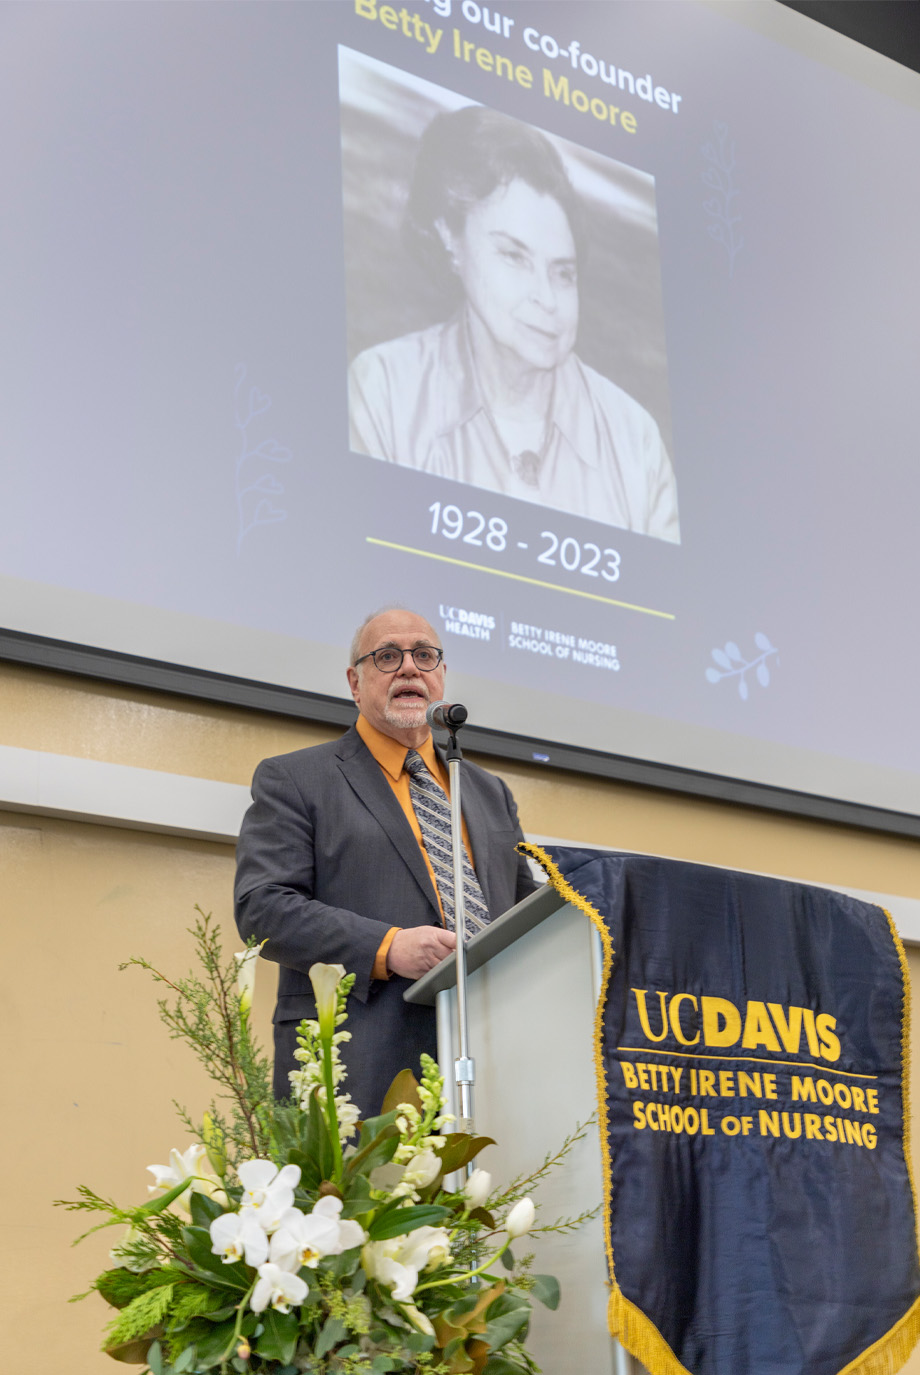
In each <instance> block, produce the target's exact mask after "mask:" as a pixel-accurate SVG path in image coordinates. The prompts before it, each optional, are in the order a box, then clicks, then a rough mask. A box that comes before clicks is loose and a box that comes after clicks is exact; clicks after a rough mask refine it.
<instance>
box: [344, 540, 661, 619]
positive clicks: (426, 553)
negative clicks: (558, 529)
mask: <svg viewBox="0 0 920 1375" xmlns="http://www.w3.org/2000/svg"><path fill="white" fill-rule="evenodd" d="M365 539H366V541H367V543H368V544H379V545H380V546H381V547H382V548H384V549H396V550H398V552H399V553H400V554H417V555H418V557H419V558H422V559H437V560H438V562H439V563H452V564H454V565H455V566H456V567H457V568H472V569H474V570H475V572H477V573H491V574H492V576H493V578H511V579H512V581H514V582H526V583H530V585H531V587H548V588H549V590H550V591H551V592H566V593H567V594H568V595H569V596H570V597H587V598H588V600H589V601H592V602H603V603H604V605H605V606H620V607H622V608H623V609H624V611H641V612H642V614H643V615H644V616H660V617H661V619H662V620H665V621H674V620H676V619H677V617H676V616H675V615H674V613H673V612H672V611H656V610H655V609H654V607H651V606H636V605H635V604H634V603H633V602H620V601H617V599H616V597H602V596H601V595H600V594H599V593H598V592H583V591H581V589H580V588H577V587H561V586H560V585H559V583H557V582H544V581H543V579H542V578H528V577H527V576H526V575H525V574H524V573H510V572H508V570H507V569H505V568H486V567H485V566H484V565H483V564H481V563H470V562H468V561H467V560H466V559H455V558H452V557H451V555H450V554H434V553H432V552H431V551H430V550H429V549H413V548H412V546H411V545H408V544H394V543H393V541H392V540H387V539H375V538H374V537H373V535H366V536H365Z"/></svg>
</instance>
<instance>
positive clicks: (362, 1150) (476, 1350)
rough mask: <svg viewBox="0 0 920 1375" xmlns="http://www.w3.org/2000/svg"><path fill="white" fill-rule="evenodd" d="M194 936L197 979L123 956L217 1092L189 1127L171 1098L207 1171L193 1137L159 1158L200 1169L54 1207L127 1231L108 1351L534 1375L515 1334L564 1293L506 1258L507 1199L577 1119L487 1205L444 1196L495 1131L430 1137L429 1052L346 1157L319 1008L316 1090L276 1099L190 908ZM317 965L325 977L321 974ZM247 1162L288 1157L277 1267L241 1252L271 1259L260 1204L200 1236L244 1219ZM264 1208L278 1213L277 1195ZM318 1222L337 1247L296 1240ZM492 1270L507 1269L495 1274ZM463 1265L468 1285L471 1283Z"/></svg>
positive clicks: (263, 1363)
mask: <svg viewBox="0 0 920 1375" xmlns="http://www.w3.org/2000/svg"><path fill="white" fill-rule="evenodd" d="M192 934H193V936H194V939H195V941H196V944H197V947H198V956H199V963H200V972H199V973H192V974H189V975H188V976H187V977H186V978H184V979H178V980H172V979H169V978H167V977H166V975H164V974H162V973H161V972H160V971H159V970H157V969H154V967H153V966H152V965H150V964H149V963H147V962H146V961H145V960H141V959H136V960H131V961H129V964H130V965H136V966H138V967H140V968H143V969H146V970H147V971H148V972H149V973H151V974H152V976H153V978H154V980H155V981H156V982H158V983H161V984H163V985H165V986H166V987H167V988H168V990H169V997H168V998H166V999H163V1000H162V1001H161V1002H160V1003H159V1008H160V1015H161V1018H162V1020H163V1022H164V1024H165V1025H166V1027H167V1030H168V1031H169V1034H170V1035H171V1036H172V1037H174V1038H175V1039H179V1040H184V1041H185V1042H186V1043H187V1044H188V1045H189V1046H190V1047H191V1049H192V1050H193V1052H194V1053H195V1055H196V1056H197V1057H198V1059H199V1060H200V1061H201V1062H202V1064H203V1065H204V1066H205V1068H206V1070H207V1072H208V1073H209V1075H210V1076H211V1078H212V1080H213V1081H214V1083H215V1084H216V1086H217V1092H218V1104H215V1103H212V1104H211V1105H210V1106H209V1108H208V1110H207V1112H206V1113H205V1114H204V1119H203V1121H202V1122H201V1123H198V1122H196V1121H194V1120H193V1119H192V1118H191V1117H190V1115H189V1114H188V1113H187V1112H186V1111H185V1110H184V1109H179V1113H180V1117H181V1119H182V1120H183V1121H184V1122H185V1123H186V1125H187V1126H188V1128H189V1130H190V1132H191V1133H192V1134H193V1136H194V1138H195V1139H196V1141H199V1142H201V1143H202V1144H203V1145H204V1147H205V1148H206V1150H207V1160H208V1161H209V1162H210V1164H206V1163H204V1160H203V1159H202V1158H201V1157H202V1151H201V1147H200V1146H198V1147H196V1148H195V1149H194V1150H192V1149H190V1150H189V1151H187V1152H186V1153H185V1155H184V1156H183V1157H182V1158H181V1160H182V1164H181V1168H180V1167H179V1166H178V1165H176V1164H175V1162H174V1163H173V1166H172V1168H173V1169H174V1170H175V1171H176V1172H177V1173H180V1174H181V1173H182V1171H183V1170H187V1171H198V1172H199V1173H197V1174H194V1175H193V1177H192V1178H189V1179H181V1180H180V1181H179V1182H178V1183H176V1184H175V1186H174V1187H172V1188H170V1189H168V1190H164V1191H163V1192H161V1193H159V1194H158V1195H157V1196H156V1197H155V1198H153V1199H151V1200H148V1201H147V1202H145V1203H142V1204H139V1205H137V1206H135V1207H129V1208H123V1207H120V1206H119V1205H118V1204H116V1203H115V1202H114V1201H113V1200H111V1199H107V1198H105V1197H103V1196H102V1195H100V1194H96V1193H94V1192H93V1191H92V1190H90V1189H88V1188H85V1187H84V1188H80V1189H79V1190H78V1191H77V1192H78V1196H77V1199H76V1200H75V1201H72V1202H65V1203H62V1206H64V1207H67V1208H69V1209H71V1210H73V1211H77V1212H85V1213H92V1214H96V1215H98V1216H99V1217H100V1218H101V1221H100V1222H99V1223H98V1226H100V1227H106V1226H112V1225H116V1224H120V1225H121V1226H122V1227H124V1228H126V1229H127V1232H126V1235H124V1236H123V1237H122V1239H121V1241H120V1242H119V1243H118V1244H117V1246H116V1247H115V1249H114V1251H113V1255H114V1256H115V1257H116V1259H117V1260H118V1261H119V1262H120V1264H118V1265H117V1266H115V1267H112V1268H109V1269H108V1270H105V1271H103V1272H102V1274H101V1275H99V1276H98V1277H97V1278H96V1280H95V1281H94V1283H93V1286H92V1287H93V1288H94V1289H96V1290H97V1291H98V1292H99V1294H100V1295H101V1296H102V1297H103V1298H104V1299H105V1300H106V1302H107V1303H109V1304H110V1305H111V1306H112V1307H113V1308H114V1309H116V1310H117V1315H116V1317H115V1318H114V1319H113V1321H112V1322H111V1324H110V1325H109V1328H108V1329H107V1332H106V1336H105V1343H104V1349H105V1350H107V1351H108V1352H109V1353H110V1354H111V1355H114V1356H116V1358H117V1359H119V1360H120V1361H133V1362H143V1361H144V1360H146V1361H147V1367H148V1371H149V1372H150V1375H234V1372H238V1375H310V1372H312V1375H390V1372H393V1375H460V1373H461V1372H464V1373H471V1372H473V1371H475V1372H476V1373H477V1375H535V1372H536V1367H535V1366H534V1364H533V1362H532V1360H531V1359H530V1357H529V1356H528V1355H527V1352H526V1350H525V1348H524V1346H523V1340H524V1338H525V1336H526V1333H527V1330H528V1326H529V1321H530V1315H531V1305H532V1303H533V1302H541V1303H544V1304H545V1305H546V1306H547V1307H548V1308H555V1307H556V1306H557V1305H558V1303H559V1286H558V1284H557V1283H556V1281H555V1280H554V1279H553V1278H552V1277H551V1276H545V1275H530V1274H529V1271H528V1266H529V1263H530V1258H529V1257H528V1258H526V1259H525V1260H522V1261H520V1262H515V1260H514V1258H513V1257H512V1253H511V1250H510V1248H509V1246H508V1238H507V1235H506V1234H505V1233H504V1232H503V1231H502V1230H501V1229H502V1224H503V1221H504V1219H505V1218H506V1217H507V1213H508V1211H509V1209H510V1208H511V1207H512V1206H513V1204H514V1203H515V1202H516V1201H517V1200H518V1199H520V1198H521V1197H523V1196H524V1195H525V1194H527V1193H528V1192H529V1191H530V1189H531V1188H532V1187H533V1186H534V1184H536V1183H538V1182H539V1181H540V1180H541V1179H542V1178H544V1177H545V1175H546V1174H547V1173H549V1171H550V1170H551V1169H553V1168H556V1167H557V1166H558V1165H560V1164H561V1163H562V1162H563V1161H564V1160H565V1158H566V1156H567V1154H568V1152H569V1151H570V1150H571V1148H572V1146H573V1145H574V1144H575V1143H576V1142H577V1141H578V1140H580V1139H581V1137H582V1136H583V1135H584V1131H585V1130H586V1127H579V1128H577V1129H576V1132H575V1133H573V1135H572V1136H570V1137H569V1138H567V1140H566V1141H565V1142H564V1143H563V1146H562V1148H561V1149H560V1151H558V1152H556V1153H555V1155H553V1156H548V1157H547V1158H546V1159H545V1160H544V1162H543V1164H542V1165H541V1166H540V1167H539V1168H538V1169H537V1170H536V1171H534V1172H533V1174H531V1175H528V1176H521V1177H520V1178H518V1179H516V1180H514V1181H512V1185H511V1186H510V1187H509V1188H506V1189H497V1190H494V1191H493V1192H492V1194H491V1196H490V1197H489V1198H488V1200H487V1204H488V1206H487V1207H483V1206H475V1207H472V1206H470V1203H469V1201H468V1199H467V1197H466V1196H465V1195H464V1193H463V1192H462V1191H461V1192H459V1193H449V1192H446V1191H445V1190H444V1188H443V1181H444V1177H445V1175H446V1174H450V1173H453V1172H455V1171H459V1170H463V1169H464V1168H465V1167H466V1166H467V1165H468V1164H469V1163H470V1162H472V1161H473V1160H475V1159H476V1157H477V1156H478V1154H479V1152H480V1151H481V1150H483V1148H484V1147H485V1146H487V1145H491V1144H493V1143H492V1140H491V1138H490V1137H474V1136H468V1135H464V1134H462V1133H454V1134H448V1135H442V1133H443V1132H444V1129H445V1119H444V1118H443V1105H442V1097H441V1095H442V1090H443V1085H442V1081H441V1078H440V1074H439V1072H438V1069H437V1066H436V1065H435V1063H434V1061H433V1060H431V1059H430V1058H429V1057H427V1056H426V1057H423V1058H422V1071H421V1079H420V1080H419V1079H416V1077H415V1076H414V1075H413V1074H411V1073H410V1072H409V1071H408V1070H407V1071H404V1072H403V1073H402V1074H401V1075H399V1076H398V1077H397V1079H396V1080H395V1081H394V1084H393V1086H392V1087H391V1090H390V1092H389V1093H388V1095H387V1097H386V1100H385V1102H384V1111H383V1112H381V1114H380V1115H379V1116H378V1117H375V1118H372V1119H369V1120H367V1121H365V1122H363V1123H361V1124H360V1131H359V1135H358V1137H357V1141H356V1143H355V1145H354V1146H352V1147H351V1149H350V1151H349V1153H347V1154H346V1155H344V1156H343V1154H342V1150H341V1141H340V1136H341V1134H342V1124H343V1122H344V1123H348V1121H349V1120H350V1119H349V1116H348V1110H349V1105H348V1103H347V1101H346V1099H345V1098H344V1097H342V1096H340V1090H339V1089H338V1088H337V1087H336V1086H337V1084H338V1079H337V1077H336V1074H335V1073H334V1064H335V1061H334V1056H333V1051H334V1037H336V1036H339V1037H340V1036H341V1033H340V1032H338V1031H335V1032H330V1031H329V1027H328V1014H323V1015H324V1016H325V1017H326V1019H327V1020H326V1023H325V1027H326V1029H325V1030H324V1031H322V1030H320V1026H319V1023H318V1022H317V1023H307V1024H306V1030H305V1040H304V1044H307V1045H308V1046H309V1047H310V1054H311V1055H312V1056H313V1062H312V1069H311V1075H312V1079H311V1081H310V1082H312V1081H313V1079H315V1081H316V1085H317V1086H316V1087H312V1088H310V1087H309V1085H308V1086H307V1088H306V1089H303V1090H302V1092H301V1093H300V1095H299V1097H300V1101H299V1102H288V1103H277V1102H276V1101H275V1100H274V1098H273V1096H272V1093H271V1065H270V1062H269V1060H268V1059H267V1057H266V1056H265V1055H264V1054H263V1053H262V1051H261V1050H260V1049H259V1048H258V1046H257V1045H256V1044H255V1042H254V1041H253V1039H252V1036H251V1034H250V1028H249V1013H248V1006H249V999H250V996H251V987H250V988H249V989H247V992H246V995H245V998H243V999H241V997H240V995H239V994H238V992H237V988H236V977H237V968H236V963H235V961H234V960H232V959H231V960H230V961H228V962H225V961H224V960H223V956H222V952H221V948H220V943H219V940H218V936H217V931H216V928H215V926H214V925H213V923H212V921H211V918H210V917H208V916H205V915H204V914H202V913H200V912H199V917H198V920H197V921H196V923H195V926H194V928H193V931H192ZM122 967H123V968H124V967H126V966H122ZM248 968H249V969H250V970H251V965H250V966H248ZM322 977H323V978H324V979H327V980H328V978H329V970H328V969H326V970H325V971H324V972H323V974H322ZM349 986H350V983H349V978H348V977H346V978H345V979H342V980H340V982H339V984H338V987H337V990H336V998H337V1012H336V1017H335V1026H336V1028H338V1027H340V1026H341V1025H342V1023H343V1022H344V1020H345V997H346V991H347V987H349ZM327 987H328V984H327ZM326 1005H327V1006H328V1003H327V1004H326ZM304 1063H306V1061H304ZM339 1111H341V1112H342V1113H343V1116H342V1117H339V1115H338V1113H339ZM447 1120H448V1121H449V1119H447ZM432 1153H434V1155H435V1156H436V1157H437V1162H438V1164H439V1167H438V1166H436V1165H434V1163H433V1162H432ZM255 1160H264V1161H267V1162H271V1165H272V1166H273V1167H274V1168H275V1170H280V1169H281V1168H282V1167H283V1166H285V1165H290V1166H296V1167H297V1170H298V1171H299V1182H297V1183H296V1186H295V1187H294V1212H293V1217H294V1219H295V1222H294V1223H292V1224H291V1226H294V1227H295V1231H296V1228H297V1227H300V1226H302V1227H304V1228H305V1229H306V1230H305V1231H304V1234H303V1238H302V1239H301V1240H300V1241H298V1242H297V1245H296V1247H294V1249H293V1250H291V1249H290V1247H291V1246H293V1243H292V1242H288V1243H285V1244H286V1245H288V1247H289V1249H288V1250H287V1251H285V1250H284V1247H283V1246H282V1247H281V1248H280V1249H279V1250H278V1252H277V1257H276V1251H275V1249H272V1251H271V1260H270V1263H268V1264H267V1265H263V1266H261V1267H258V1266H256V1265H250V1264H249V1263H248V1262H247V1260H246V1257H247V1256H250V1255H252V1254H255V1255H256V1257H260V1256H261V1257H264V1256H265V1252H266V1248H267V1241H266V1237H267V1232H266V1231H260V1230H259V1228H260V1226H261V1227H268V1231H269V1232H272V1233H273V1232H274V1227H273V1226H269V1225H268V1224H267V1223H263V1222H262V1221H261V1215H259V1214H258V1212H257V1210H256V1209H255V1208H254V1206H252V1205H250V1206H248V1207H247V1209H246V1210H245V1221H244V1219H243V1218H240V1220H239V1221H238V1222H235V1223H232V1224H230V1223H221V1228H219V1229H217V1230H216V1231H215V1233H214V1235H213V1237H212V1232H211V1228H212V1226H214V1225H215V1224H216V1223H217V1221H218V1219H222V1218H224V1217H225V1216H226V1215H227V1214H237V1213H238V1212H240V1210H241V1199H242V1198H243V1195H244V1192H245V1191H244V1188H243V1180H242V1179H241V1178H240V1177H239V1176H238V1174H237V1167H238V1166H242V1165H243V1163H244V1162H250V1161H255ZM432 1169H434V1171H435V1173H434V1178H432ZM212 1171H213V1173H212ZM377 1171H379V1173H376V1174H375V1172H377ZM271 1173H272V1171H271V1170H269V1175H271ZM245 1174H246V1172H245V1169H244V1176H245ZM288 1175H290V1176H293V1175H295V1172H294V1171H288ZM166 1177H167V1179H168V1178H169V1175H168V1173H167V1175H166ZM173 1177H175V1176H173ZM283 1178H284V1179H287V1176H284V1177H283ZM291 1182H292V1183H293V1180H292V1181H291ZM269 1187H274V1186H269V1185H268V1184H266V1185H265V1188H269ZM486 1187H488V1186H486ZM246 1189H247V1190H250V1189H254V1190H256V1192H257V1193H258V1192H259V1191H263V1184H262V1183H261V1182H256V1180H253V1178H251V1177H246ZM246 1196H247V1197H250V1196H251V1195H250V1194H248V1193H247V1195H246ZM289 1197H290V1195H288V1198H289ZM330 1198H331V1199H335V1200H336V1201H337V1203H338V1204H340V1205H341V1209H340V1212H339V1213H338V1220H337V1221H334V1222H331V1223H330V1221H329V1218H330V1217H335V1216H336V1209H333V1210H332V1212H331V1213H330V1212H328V1211H326V1212H324V1210H323V1208H320V1209H319V1211H318V1212H317V1213H316V1214H315V1219H314V1221H313V1222H312V1223H311V1222H310V1216H311V1214H312V1213H313V1210H314V1209H315V1208H317V1206H318V1203H319V1201H320V1200H328V1199H330ZM260 1206H261V1205H260ZM277 1206H278V1207H279V1208H280V1209H281V1210H284V1209H287V1208H288V1204H287V1202H280V1203H278V1205H277ZM325 1208H326V1209H328V1203H326V1204H325ZM286 1215H288V1216H290V1213H288V1214H286ZM297 1219H299V1221H297ZM578 1221H579V1219H562V1220H561V1221H559V1222H556V1223H553V1224H549V1225H548V1226H546V1227H544V1228H542V1230H566V1229H567V1228H569V1227H571V1226H575V1225H577V1223H578ZM330 1226H333V1227H335V1228H341V1233H340V1241H339V1244H338V1249H337V1250H336V1249H335V1247H334V1246H330V1247H329V1249H325V1247H326V1246H327V1245H328V1243H316V1244H318V1245H320V1246H321V1249H320V1250H319V1251H318V1252H316V1251H313V1250H311V1248H312V1247H313V1246H314V1244H315V1243H314V1241H313V1240H311V1239H308V1238H313V1237H321V1236H326V1237H328V1235H329V1233H328V1228H329V1227H330ZM253 1227H255V1228H256V1236H255V1243H253V1234H252V1230H251V1229H252V1228H253ZM311 1227H313V1228H314V1229H315V1230H314V1231H310V1228H311ZM224 1228H226V1230H223V1229H224ZM247 1228H248V1229H249V1231H247V1230H246V1229H247ZM240 1229H241V1230H240ZM324 1229H326V1230H325V1231H324ZM426 1229H427V1230H426ZM91 1230H93V1231H95V1230H97V1228H96V1227H94V1228H92V1229H91ZM275 1235H277V1234H275ZM291 1235H292V1236H293V1235H294V1233H292V1234H291ZM346 1238H347V1240H346ZM253 1244H254V1245H255V1249H254V1251H253V1249H252V1248H253ZM271 1245H272V1247H273V1248H274V1247H275V1240H274V1239H273V1240H272V1242H271ZM300 1246H304V1247H306V1249H305V1250H303V1251H302V1252H301V1253H300V1258H299V1259H300V1262H301V1263H302V1262H304V1261H306V1263H307V1268H303V1269H301V1270H300V1272H299V1276H297V1275H296V1273H295V1271H294V1264H296V1263H298V1260H297V1259H296V1258H297V1255H298V1251H297V1248H298V1247H300ZM215 1247H216V1248H217V1251H215ZM225 1255H226V1258H225ZM237 1255H239V1256H241V1258H240V1259H237V1258H236V1257H237ZM285 1257H287V1258H288V1259H285ZM292 1261H293V1262H294V1264H291V1262H292ZM499 1262H500V1264H501V1266H503V1267H504V1271H503V1278H502V1279H498V1277H497V1275H496V1274H495V1273H494V1271H495V1269H496V1266H497V1264H498V1263H499ZM279 1265H280V1268H279ZM426 1267H427V1268H426ZM405 1273H408V1274H409V1275H410V1277H411V1279H412V1284H410V1288H412V1293H411V1296H410V1298H409V1299H396V1297H395V1294H394V1288H393V1286H394V1285H395V1284H396V1283H397V1282H398V1276H399V1275H401V1274H405ZM279 1276H280V1278H279ZM476 1276H480V1277H481V1279H480V1282H479V1284H478V1286H477V1285H476V1284H475V1283H472V1282H471V1281H473V1280H474V1278H475V1277H476ZM282 1281H283V1283H282ZM279 1285H280V1288H279V1287H277V1286H279ZM272 1286H276V1287H275V1288H272ZM285 1286H287V1288H285ZM289 1297H290V1303H289V1302H288V1298H289ZM273 1301H274V1302H275V1303H277V1305H278V1306H277V1307H273V1306H272V1302H273ZM253 1303H255V1304H256V1305H257V1310H258V1311H257V1310H256V1309H253V1307H252V1304H253ZM285 1309H288V1310H289V1311H285ZM432 1325H433V1329H434V1330H433V1331H432Z"/></svg>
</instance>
